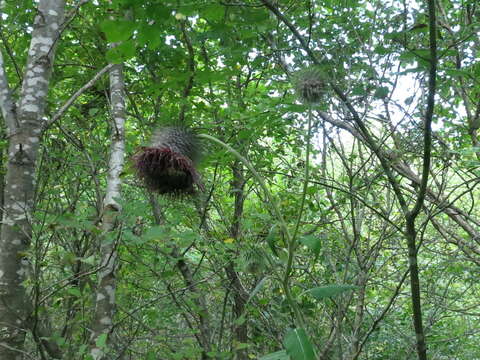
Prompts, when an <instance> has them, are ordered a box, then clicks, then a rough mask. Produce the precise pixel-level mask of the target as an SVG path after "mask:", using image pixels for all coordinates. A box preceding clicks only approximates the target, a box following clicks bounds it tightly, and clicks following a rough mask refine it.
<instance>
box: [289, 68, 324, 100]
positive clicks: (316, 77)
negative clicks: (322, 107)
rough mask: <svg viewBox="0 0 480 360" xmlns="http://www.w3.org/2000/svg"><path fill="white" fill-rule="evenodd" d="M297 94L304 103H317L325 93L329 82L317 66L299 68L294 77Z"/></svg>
mask: <svg viewBox="0 0 480 360" xmlns="http://www.w3.org/2000/svg"><path fill="white" fill-rule="evenodd" d="M293 84H294V86H295V91H296V93H297V96H298V97H299V99H300V100H301V101H302V102H303V103H304V104H316V103H318V102H320V101H321V100H322V98H323V95H324V94H325V91H326V88H327V82H326V80H325V76H324V75H323V74H322V70H320V69H319V68H318V67H317V66H310V67H308V68H305V69H302V70H299V71H298V72H297V73H296V74H295V75H294V78H293Z"/></svg>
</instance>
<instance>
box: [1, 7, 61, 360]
mask: <svg viewBox="0 0 480 360" xmlns="http://www.w3.org/2000/svg"><path fill="white" fill-rule="evenodd" d="M64 10H65V2H64V1H63V0H40V1H39V3H38V9H37V15H36V17H35V21H34V24H33V33H32V40H31V42H30V48H29V51H28V60H27V65H26V69H25V73H24V77H23V83H22V88H21V91H20V95H19V98H18V103H17V104H14V102H13V99H12V96H11V92H10V86H9V84H8V79H7V75H6V73H5V66H4V63H3V57H2V55H1V52H0V108H1V110H2V116H3V119H4V121H5V124H6V127H7V132H8V137H9V146H8V155H7V156H8V157H7V159H8V160H7V164H6V176H5V188H4V212H3V217H2V228H1V232H0V359H1V360H13V359H21V358H22V356H23V355H22V348H23V342H24V339H25V333H26V329H27V328H28V327H29V324H28V323H27V322H26V320H27V319H28V316H29V309H30V307H31V306H30V302H29V301H28V300H29V299H28V298H27V295H26V292H25V289H24V287H23V286H22V282H23V281H24V280H25V279H26V275H27V273H28V268H29V264H28V261H27V260H26V259H25V255H26V251H27V250H28V247H29V245H30V241H31V235H32V226H31V210H32V206H33V199H34V189H35V165H36V160H37V155H38V149H39V145H40V139H41V136H42V131H43V128H44V127H43V125H44V119H43V115H44V110H45V103H46V97H47V92H48V87H49V82H50V75H51V72H52V65H53V61H54V55H55V45H56V43H57V40H58V38H59V36H60V31H61V26H62V24H63V20H64Z"/></svg>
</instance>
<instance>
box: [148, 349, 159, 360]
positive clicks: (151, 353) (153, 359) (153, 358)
mask: <svg viewBox="0 0 480 360" xmlns="http://www.w3.org/2000/svg"><path fill="white" fill-rule="evenodd" d="M156 359H157V352H156V351H149V352H148V353H147V360H156Z"/></svg>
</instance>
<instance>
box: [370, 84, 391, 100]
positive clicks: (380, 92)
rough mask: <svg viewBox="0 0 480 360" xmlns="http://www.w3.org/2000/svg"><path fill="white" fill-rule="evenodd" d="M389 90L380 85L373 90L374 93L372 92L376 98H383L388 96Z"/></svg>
mask: <svg viewBox="0 0 480 360" xmlns="http://www.w3.org/2000/svg"><path fill="white" fill-rule="evenodd" d="M389 92H390V90H389V89H388V88H387V87H385V86H382V87H379V88H377V89H376V90H375V94H373V96H374V97H376V98H377V99H384V98H386V97H387V96H388V93H389Z"/></svg>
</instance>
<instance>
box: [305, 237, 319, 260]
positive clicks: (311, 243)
mask: <svg viewBox="0 0 480 360" xmlns="http://www.w3.org/2000/svg"><path fill="white" fill-rule="evenodd" d="M300 243H301V244H303V245H305V246H306V247H307V248H308V249H309V250H311V251H312V252H313V253H314V254H315V258H316V257H318V255H319V254H320V249H321V248H322V243H321V239H320V238H319V237H318V236H316V235H305V236H302V237H301V238H300Z"/></svg>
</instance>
